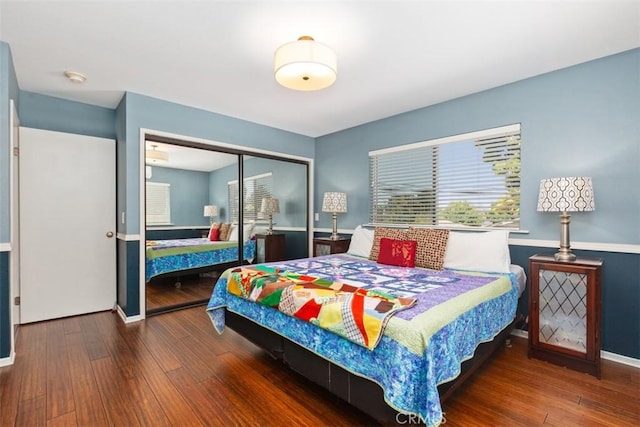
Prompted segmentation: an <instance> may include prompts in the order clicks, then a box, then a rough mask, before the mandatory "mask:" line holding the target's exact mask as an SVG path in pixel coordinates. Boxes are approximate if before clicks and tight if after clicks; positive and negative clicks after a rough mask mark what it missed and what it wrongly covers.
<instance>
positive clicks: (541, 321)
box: [529, 255, 602, 378]
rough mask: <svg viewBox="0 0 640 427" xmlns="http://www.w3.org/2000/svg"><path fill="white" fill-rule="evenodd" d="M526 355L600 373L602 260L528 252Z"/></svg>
mask: <svg viewBox="0 0 640 427" xmlns="http://www.w3.org/2000/svg"><path fill="white" fill-rule="evenodd" d="M529 275H530V278H531V280H530V286H529V357H535V358H538V359H542V360H546V361H548V362H551V363H555V364H558V365H561V366H565V367H567V368H571V369H575V370H579V371H582V372H586V373H588V374H591V375H594V376H596V377H597V378H600V346H601V344H600V316H601V314H600V312H601V310H600V305H601V303H600V300H601V294H602V290H601V288H602V260H600V259H588V258H577V259H576V260H575V261H556V260H555V259H554V257H553V256H546V255H534V256H532V257H531V258H529Z"/></svg>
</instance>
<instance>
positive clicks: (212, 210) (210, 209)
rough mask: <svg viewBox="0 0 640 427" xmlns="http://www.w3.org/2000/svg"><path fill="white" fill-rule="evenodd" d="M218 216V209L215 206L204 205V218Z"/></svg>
mask: <svg viewBox="0 0 640 427" xmlns="http://www.w3.org/2000/svg"><path fill="white" fill-rule="evenodd" d="M216 215H218V207H217V206H216V205H206V206H205V207H204V216H206V217H212V216H216Z"/></svg>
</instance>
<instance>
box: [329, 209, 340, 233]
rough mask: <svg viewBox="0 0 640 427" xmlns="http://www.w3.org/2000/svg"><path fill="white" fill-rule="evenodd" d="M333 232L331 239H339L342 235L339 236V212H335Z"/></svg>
mask: <svg viewBox="0 0 640 427" xmlns="http://www.w3.org/2000/svg"><path fill="white" fill-rule="evenodd" d="M332 216H333V218H332V219H333V232H332V233H331V237H330V239H331V240H338V239H339V238H340V236H338V214H337V213H336V212H333V214H332Z"/></svg>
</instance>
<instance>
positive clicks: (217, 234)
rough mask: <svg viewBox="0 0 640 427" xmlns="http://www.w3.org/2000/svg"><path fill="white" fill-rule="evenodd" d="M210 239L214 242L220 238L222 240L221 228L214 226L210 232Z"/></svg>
mask: <svg viewBox="0 0 640 427" xmlns="http://www.w3.org/2000/svg"><path fill="white" fill-rule="evenodd" d="M209 240H211V241H212V242H217V241H218V240H220V229H219V228H212V229H211V231H210V232H209Z"/></svg>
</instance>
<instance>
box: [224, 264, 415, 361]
mask: <svg viewBox="0 0 640 427" xmlns="http://www.w3.org/2000/svg"><path fill="white" fill-rule="evenodd" d="M227 290H228V291H229V293H231V294H233V295H237V296H239V297H242V298H246V299H248V300H251V301H255V302H257V303H259V304H262V305H266V306H268V307H272V308H275V309H277V310H280V311H281V312H282V313H285V314H288V315H290V316H294V317H297V318H298V319H301V320H304V321H306V322H311V323H313V324H314V325H317V326H319V327H321V328H324V329H327V330H329V331H331V332H333V333H336V334H338V335H340V336H342V337H344V338H346V339H348V340H350V341H353V342H355V343H356V344H359V345H362V346H364V347H366V348H368V349H373V348H375V346H376V345H377V344H378V341H380V337H381V336H382V332H383V330H384V327H385V325H386V323H387V320H388V319H389V317H390V316H392V315H393V314H394V313H396V312H397V311H400V310H403V309H406V308H409V307H411V306H412V305H413V304H415V302H416V300H415V299H412V298H403V297H394V296H392V295H390V294H388V293H384V292H380V291H376V290H373V289H370V290H368V289H365V288H360V287H357V286H353V285H348V284H346V283H343V282H340V281H334V280H328V279H324V278H321V277H315V276H310V275H307V274H298V273H294V272H291V271H283V270H279V269H278V268H274V267H269V266H265V265H258V266H251V267H238V268H235V269H233V270H232V271H231V273H230V274H229V280H228V281H227Z"/></svg>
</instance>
